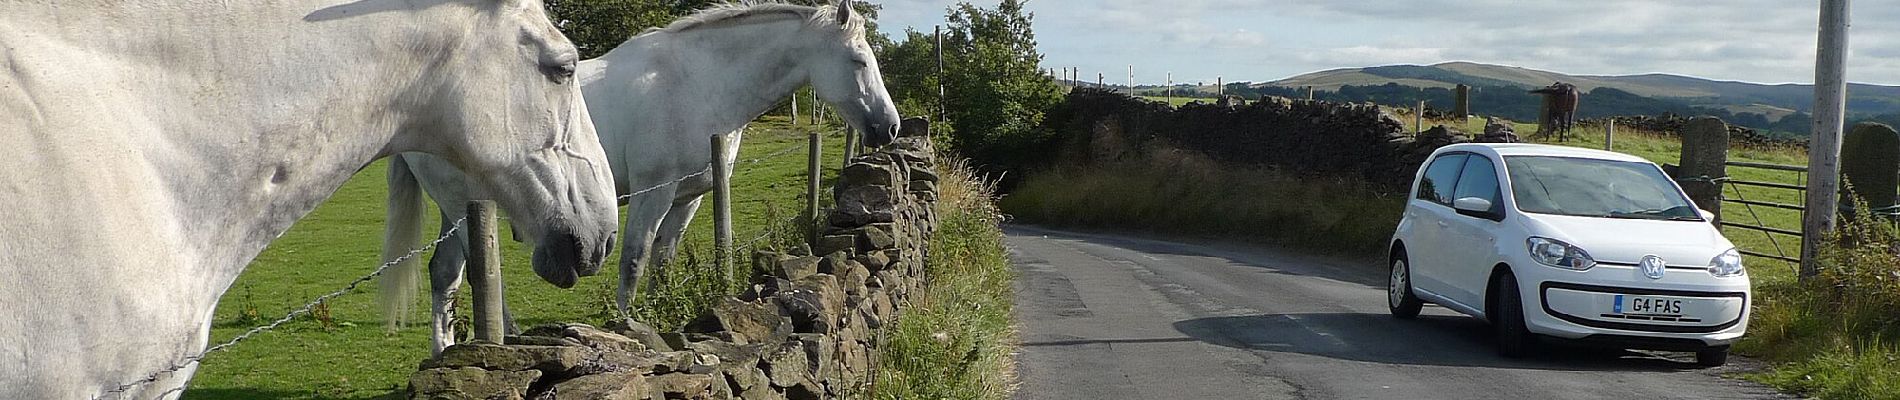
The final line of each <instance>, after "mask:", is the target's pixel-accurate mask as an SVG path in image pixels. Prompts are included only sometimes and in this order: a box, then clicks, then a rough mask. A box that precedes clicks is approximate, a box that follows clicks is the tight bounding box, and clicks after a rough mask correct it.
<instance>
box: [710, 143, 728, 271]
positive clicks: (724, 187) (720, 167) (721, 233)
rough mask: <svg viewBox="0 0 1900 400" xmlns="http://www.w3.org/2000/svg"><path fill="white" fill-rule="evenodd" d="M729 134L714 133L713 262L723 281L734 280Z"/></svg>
mask: <svg viewBox="0 0 1900 400" xmlns="http://www.w3.org/2000/svg"><path fill="white" fill-rule="evenodd" d="M728 144H729V142H727V141H726V135H721V134H715V135H712V156H713V157H712V174H713V246H714V247H713V263H714V265H717V266H718V268H719V272H720V274H722V275H721V276H722V277H724V278H725V281H723V282H732V166H731V165H728V164H726V146H727V145H728Z"/></svg>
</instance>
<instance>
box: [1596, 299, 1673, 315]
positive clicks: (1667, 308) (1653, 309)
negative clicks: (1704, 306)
mask: <svg viewBox="0 0 1900 400" xmlns="http://www.w3.org/2000/svg"><path fill="white" fill-rule="evenodd" d="M1610 307H1611V308H1612V309H1613V310H1614V312H1615V313H1617V314H1648V315H1675V316H1680V315H1682V300H1681V299H1671V298H1666V297H1649V296H1628V295H1620V294H1619V295H1616V300H1615V303H1614V304H1611V305H1610Z"/></svg>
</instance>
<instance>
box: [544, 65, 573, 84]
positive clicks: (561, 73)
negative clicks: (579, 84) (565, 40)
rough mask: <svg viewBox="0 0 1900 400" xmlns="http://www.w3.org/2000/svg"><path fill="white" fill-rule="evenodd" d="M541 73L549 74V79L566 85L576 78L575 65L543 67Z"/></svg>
mask: <svg viewBox="0 0 1900 400" xmlns="http://www.w3.org/2000/svg"><path fill="white" fill-rule="evenodd" d="M541 73H544V74H547V75H548V79H553V80H554V81H555V82H559V83H566V82H567V80H568V79H572V78H573V77H574V63H560V64H556V65H543V66H541Z"/></svg>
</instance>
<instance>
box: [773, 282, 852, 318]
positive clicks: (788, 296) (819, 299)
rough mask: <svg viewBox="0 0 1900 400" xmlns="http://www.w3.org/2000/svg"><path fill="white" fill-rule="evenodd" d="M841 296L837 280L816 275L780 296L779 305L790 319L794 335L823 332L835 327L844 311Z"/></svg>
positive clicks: (795, 284)
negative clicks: (795, 333) (837, 318)
mask: <svg viewBox="0 0 1900 400" xmlns="http://www.w3.org/2000/svg"><path fill="white" fill-rule="evenodd" d="M844 297H845V294H844V291H843V289H841V288H839V286H838V277H835V276H831V275H828V274H817V275H812V276H811V277H808V278H805V279H803V280H800V281H798V282H796V283H794V284H793V289H792V290H788V291H785V292H782V293H779V304H780V305H781V306H782V307H783V309H784V310H785V314H786V315H787V316H789V317H791V320H792V331H793V332H799V333H826V332H831V330H832V329H833V328H836V327H837V324H838V321H836V320H835V318H836V316H838V315H840V314H841V310H843V309H844Z"/></svg>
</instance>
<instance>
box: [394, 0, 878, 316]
mask: <svg viewBox="0 0 1900 400" xmlns="http://www.w3.org/2000/svg"><path fill="white" fill-rule="evenodd" d="M577 76H578V78H579V81H580V83H581V85H582V87H581V91H582V93H583V96H585V97H586V100H587V105H588V112H589V114H590V115H592V116H593V122H594V126H595V127H596V130H597V131H598V133H599V135H600V141H601V144H602V146H604V147H605V148H606V150H607V157H608V159H609V162H610V163H611V164H612V166H613V175H614V183H615V186H616V188H617V191H618V193H619V194H620V195H622V196H626V195H628V194H630V193H633V192H634V191H639V190H643V189H646V188H650V187H655V186H656V185H657V186H660V187H659V188H658V189H655V190H651V191H646V192H644V193H640V194H638V195H634V196H631V198H630V199H629V203H628V204H629V205H630V207H629V210H628V213H627V221H626V232H627V237H626V238H624V240H623V242H622V243H623V244H622V246H623V247H622V251H623V252H622V253H621V255H620V286H619V291H618V298H617V305H618V307H619V308H620V309H621V310H623V311H625V310H626V309H627V305H628V303H629V302H630V301H632V299H633V296H634V291H635V290H636V288H637V286H636V284H637V283H638V282H639V279H640V276H641V275H642V273H643V272H644V271H642V269H643V268H642V267H644V266H646V265H648V264H649V263H658V264H662V265H663V264H664V262H665V260H668V259H670V258H672V256H673V254H674V251H675V249H676V248H677V244H678V242H679V240H680V236H681V234H682V233H684V231H685V230H686V226H687V223H688V222H690V221H692V219H693V213H694V211H695V210H696V209H698V208H699V202H700V199H701V198H702V197H704V196H705V194H706V193H707V192H709V191H711V190H712V186H713V180H712V177H711V176H710V174H700V175H697V176H693V177H692V178H689V179H685V180H683V181H679V182H677V183H674V182H673V181H675V180H677V179H679V178H681V177H686V176H689V175H693V174H695V173H699V172H702V171H705V170H706V168H707V166H709V165H711V164H710V163H711V162H713V160H712V156H711V148H710V147H711V143H710V141H709V140H708V138H709V137H710V136H712V135H714V134H724V133H731V134H730V135H727V137H729V138H731V142H730V143H728V144H727V146H726V148H727V149H731V150H730V151H728V152H727V153H726V154H723V155H722V157H720V158H721V159H720V160H719V161H720V162H725V163H732V162H733V161H734V160H735V159H736V158H737V157H738V153H737V151H738V149H739V139H740V138H739V135H738V132H741V131H742V130H743V129H744V128H745V126H746V124H747V123H749V122H751V121H752V120H754V119H757V118H758V117H759V116H760V115H763V114H764V113H765V112H766V111H769V110H770V109H771V108H772V107H774V106H776V105H777V104H778V103H779V101H780V100H782V99H784V98H785V97H786V96H788V95H790V94H791V93H792V92H793V91H794V90H797V89H798V88H799V87H800V86H803V85H806V84H808V83H809V84H810V85H812V87H813V88H815V89H816V90H817V92H818V96H819V97H820V98H821V99H823V100H824V101H825V102H827V103H829V104H831V105H832V106H833V107H834V108H836V109H837V110H838V111H839V113H840V114H841V115H842V116H843V117H844V119H845V121H846V122H847V123H848V124H849V125H850V126H851V127H852V128H853V129H855V130H857V131H858V132H862V133H863V137H862V139H863V141H864V143H865V144H867V145H870V146H873V147H876V146H882V145H884V144H887V143H889V142H890V141H891V140H892V138H893V137H894V136H895V134H896V130H897V125H898V119H899V118H898V114H897V108H896V106H895V105H894V104H892V102H891V100H890V95H889V94H888V93H887V92H886V91H885V89H884V80H883V77H882V75H881V74H880V73H879V71H878V65H877V57H876V56H875V55H874V54H872V52H871V47H870V45H869V44H868V43H867V42H866V41H865V38H864V18H863V17H862V16H861V15H857V14H856V13H853V12H851V11H850V2H845V3H844V4H840V5H838V6H831V7H816V8H814V7H807V6H798V5H788V4H777V3H765V4H728V5H722V6H716V7H713V8H710V9H707V10H704V11H701V12H699V13H696V14H694V15H692V16H689V17H686V18H684V19H681V20H679V21H677V22H674V23H672V24H671V25H669V26H667V27H664V28H656V29H651V30H648V31H647V32H644V33H642V34H640V35H639V36H635V37H634V38H632V39H630V40H628V41H627V42H626V43H623V44H621V45H620V46H619V47H616V48H614V50H613V51H610V52H608V53H607V54H606V55H604V56H601V57H600V58H596V59H592V60H587V61H583V62H581V64H580V69H579V71H578V72H577ZM465 179H466V178H463V176H462V173H461V172H460V171H458V170H456V169H455V167H454V166H452V165H450V164H448V163H446V162H444V161H442V160H441V159H439V158H436V157H433V156H429V155H425V154H418V153H409V154H403V155H401V156H399V157H395V160H394V161H393V162H392V163H391V164H390V178H389V183H390V198H389V207H390V208H389V220H388V221H389V230H388V232H387V235H386V236H387V237H386V239H387V240H386V241H385V243H386V245H385V246H384V254H385V259H393V258H395V257H396V256H399V255H401V254H404V253H406V252H408V251H409V250H408V249H410V248H412V247H414V245H415V242H416V240H417V238H419V237H420V235H419V234H420V232H419V231H420V225H421V220H422V218H421V217H422V212H423V210H424V204H423V203H422V198H421V197H420V195H421V193H418V191H417V190H416V189H417V188H421V189H422V190H423V191H426V192H427V193H428V194H429V196H430V197H432V198H434V199H435V201H436V203H437V204H448V205H450V206H448V207H440V208H441V209H442V213H443V215H442V220H443V221H455V220H458V219H460V218H461V217H462V214H463V212H464V210H463V208H462V207H459V206H457V205H459V204H463V203H465V202H467V200H469V199H472V198H479V197H480V196H479V194H477V193H471V192H470V191H469V190H468V189H467V187H466V185H465V184H464V183H463V181H464V180H465ZM446 228H447V226H446V225H445V226H444V229H446ZM457 236H458V237H457V238H454V239H452V240H448V241H444V242H443V243H442V245H441V246H440V247H438V249H437V250H436V254H435V255H434V257H432V258H431V259H430V260H429V271H430V274H429V275H430V283H431V284H430V287H431V289H432V290H431V292H432V296H431V297H432V298H431V304H432V307H431V311H432V315H433V318H432V319H431V327H432V332H433V339H432V343H433V345H434V347H433V349H434V350H435V351H436V352H438V353H439V352H441V350H442V349H443V348H446V347H447V346H448V345H449V344H452V343H453V341H454V332H453V330H452V328H451V327H450V324H449V321H448V318H449V314H448V309H447V305H448V300H449V294H450V290H451V289H453V288H455V287H457V286H459V285H460V284H461V282H462V277H463V273H462V270H463V269H462V268H463V264H464V261H465V257H466V253H465V252H466V247H465V245H466V243H467V240H466V239H465V238H463V237H460V236H461V235H460V232H457ZM411 264H412V265H406V266H403V267H402V268H401V269H399V270H398V271H397V272H393V273H391V274H389V275H386V277H388V279H385V280H384V281H383V282H382V284H383V293H384V294H385V295H384V297H383V304H384V306H385V310H386V311H387V312H390V313H391V315H392V316H400V315H406V313H407V309H406V306H407V305H409V304H412V301H413V300H411V299H413V297H414V295H415V292H414V290H415V287H416V286H417V285H416V282H415V280H416V279H417V278H418V275H419V274H418V268H416V266H415V265H413V264H414V263H411Z"/></svg>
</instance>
